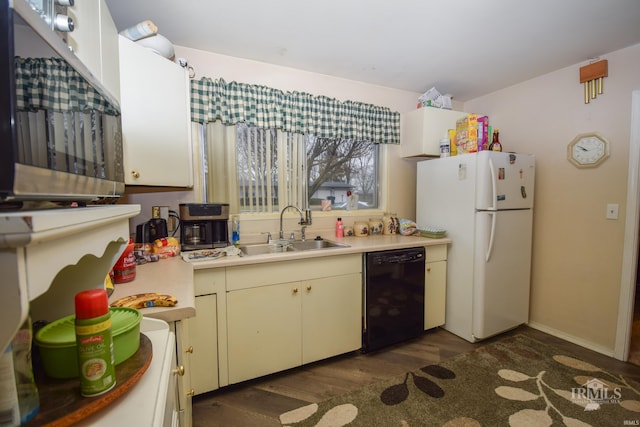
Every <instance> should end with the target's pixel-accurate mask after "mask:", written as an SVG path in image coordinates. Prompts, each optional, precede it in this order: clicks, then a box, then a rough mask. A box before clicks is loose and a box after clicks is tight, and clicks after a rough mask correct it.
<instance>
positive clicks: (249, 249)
mask: <svg viewBox="0 0 640 427" xmlns="http://www.w3.org/2000/svg"><path fill="white" fill-rule="evenodd" d="M348 247H349V245H345V244H344V243H337V242H331V241H329V240H305V241H304V242H303V241H300V240H296V241H276V242H274V243H260V244H255V245H240V246H239V247H238V249H240V250H241V251H242V253H243V255H247V256H252V255H264V254H275V253H282V252H300V251H311V250H322V249H332V248H348Z"/></svg>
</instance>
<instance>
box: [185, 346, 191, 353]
mask: <svg viewBox="0 0 640 427" xmlns="http://www.w3.org/2000/svg"><path fill="white" fill-rule="evenodd" d="M185 353H191V354H193V346H192V345H190V346H189V348H188V349H186V350H185Z"/></svg>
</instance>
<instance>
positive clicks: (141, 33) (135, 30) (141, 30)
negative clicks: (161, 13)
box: [120, 20, 158, 41]
mask: <svg viewBox="0 0 640 427" xmlns="http://www.w3.org/2000/svg"><path fill="white" fill-rule="evenodd" d="M157 33H158V27H156V25H155V24H154V23H153V22H151V21H150V20H146V21H142V22H140V23H138V24H136V25H134V26H132V27H129V28H127V29H126V30H122V31H120V35H122V36H124V37H126V38H128V39H130V40H133V41H136V40H140V39H143V38H145V37H149V36H153V35H154V34H157Z"/></svg>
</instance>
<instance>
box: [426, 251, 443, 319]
mask: <svg viewBox="0 0 640 427" xmlns="http://www.w3.org/2000/svg"><path fill="white" fill-rule="evenodd" d="M446 292H447V261H435V262H428V263H427V264H426V267H425V275H424V329H425V330H427V329H431V328H435V327H436V326H441V325H444V313H445V302H446Z"/></svg>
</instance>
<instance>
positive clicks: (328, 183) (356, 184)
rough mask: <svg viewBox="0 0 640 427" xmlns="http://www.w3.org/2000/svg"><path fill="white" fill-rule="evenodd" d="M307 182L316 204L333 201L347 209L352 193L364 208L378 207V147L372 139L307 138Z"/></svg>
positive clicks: (333, 206)
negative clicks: (322, 201) (327, 200)
mask: <svg viewBox="0 0 640 427" xmlns="http://www.w3.org/2000/svg"><path fill="white" fill-rule="evenodd" d="M307 166H308V169H307V181H308V183H309V184H308V185H309V194H310V195H311V198H310V202H311V205H312V206H315V205H320V203H321V200H323V199H329V200H331V201H332V208H333V209H345V208H346V197H347V193H348V192H352V193H354V194H357V195H358V197H359V200H360V203H359V204H360V208H367V207H368V208H375V207H377V206H378V146H377V144H374V143H372V142H370V141H356V140H352V139H340V138H316V137H314V136H309V137H307Z"/></svg>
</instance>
